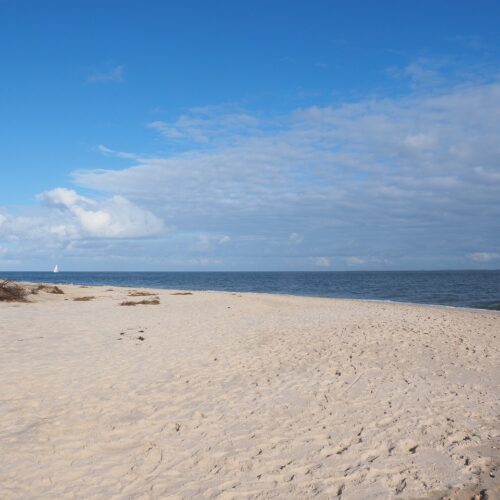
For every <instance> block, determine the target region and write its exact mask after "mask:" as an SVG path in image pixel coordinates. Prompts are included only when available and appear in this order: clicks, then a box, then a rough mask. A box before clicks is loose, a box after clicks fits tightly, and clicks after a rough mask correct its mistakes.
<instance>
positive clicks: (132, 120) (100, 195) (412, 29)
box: [0, 0, 500, 270]
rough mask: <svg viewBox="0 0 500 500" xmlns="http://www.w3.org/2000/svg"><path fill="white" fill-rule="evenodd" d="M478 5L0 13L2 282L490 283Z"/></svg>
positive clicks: (486, 54)
mask: <svg viewBox="0 0 500 500" xmlns="http://www.w3.org/2000/svg"><path fill="white" fill-rule="evenodd" d="M498 33H500V5H499V4H498V2H495V1H487V0H484V1H481V2H473V1H472V0H470V1H454V2H445V1H442V2H436V1H421V2H402V1H377V2H375V1H349V2H347V1H325V2H322V1H310V2H297V1H295V2H294V1H286V2H285V1H273V2H260V1H253V2H234V1H232V2H229V1H213V2H209V1H183V2H160V1H148V2H137V1H135V2H131V1H106V2H96V1H88V0H87V1H74V2H63V1H44V2H39V1H22V0H21V1H8V0H6V1H3V2H1V3H0V54H1V58H2V77H1V79H0V109H1V111H2V113H1V116H2V121H3V126H2V133H1V134H0V146H1V151H2V157H1V159H0V269H4V270H10V269H11V270H15V269H25V270H29V269H40V270H43V269H47V268H50V267H52V265H53V264H54V263H55V262H58V263H59V264H60V267H62V268H63V269H68V270H69V269H71V270H128V269H130V270H259V269H262V270H270V269H276V270H282V269H283V270H307V269H318V270H319V269H321V270H337V269H338V270H343V269H444V268H498V267H500V222H499V221H500V146H499V141H498V137H499V134H500V111H499V110H500V64H499V63H498V61H499V60H500V58H499V55H500V50H499V48H500V46H499V38H500V36H499V34H498Z"/></svg>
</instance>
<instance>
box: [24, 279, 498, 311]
mask: <svg viewBox="0 0 500 500" xmlns="http://www.w3.org/2000/svg"><path fill="white" fill-rule="evenodd" d="M17 283H19V284H21V285H40V284H46V285H51V286H55V285H58V286H69V287H77V288H78V287H88V288H109V287H113V288H115V289H124V290H131V289H139V290H149V291H155V292H157V293H159V292H162V291H163V292H192V293H221V294H234V293H238V294H241V295H249V296H252V295H266V296H271V297H275V296H277V297H290V298H293V297H297V298H301V299H324V300H334V301H335V300H340V301H351V302H368V303H375V304H395V305H403V306H416V307H431V308H444V309H452V310H454V309H457V310H460V311H471V312H481V311H484V312H490V313H494V314H498V315H500V311H499V310H497V309H486V308H480V307H466V306H452V305H446V304H428V303H424V302H400V301H397V300H390V299H361V298H359V299H355V298H352V297H331V296H326V295H300V294H292V293H279V292H276V293H274V292H242V291H239V290H210V289H199V290H198V289H194V288H153V287H144V286H121V285H120V286H115V285H85V284H80V283H54V282H51V281H43V282H42V281H39V282H31V281H17Z"/></svg>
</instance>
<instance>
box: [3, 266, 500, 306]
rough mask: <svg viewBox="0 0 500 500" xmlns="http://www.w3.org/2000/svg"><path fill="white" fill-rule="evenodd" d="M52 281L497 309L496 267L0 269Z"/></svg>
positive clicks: (499, 277) (20, 277)
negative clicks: (485, 269) (269, 270)
mask: <svg viewBox="0 0 500 500" xmlns="http://www.w3.org/2000/svg"><path fill="white" fill-rule="evenodd" d="M2 278H3V279H10V280H15V281H30V282H36V283H38V282H45V283H57V284H78V285H107V286H125V287H144V288H166V289H178V290H214V291H231V292H258V293H272V294H288V295H303V296H315V297H336V298H346V299H364V300H379V301H391V302H409V303H415V304H434V305H444V306H452V307H467V308H478V309H491V310H497V311H500V270H495V271H345V272H341V271H339V272H337V271H332V272H328V271H320V272H307V271H304V272H59V273H52V272H2V271H0V279H2Z"/></svg>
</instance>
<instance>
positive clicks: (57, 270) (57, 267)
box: [52, 264, 59, 273]
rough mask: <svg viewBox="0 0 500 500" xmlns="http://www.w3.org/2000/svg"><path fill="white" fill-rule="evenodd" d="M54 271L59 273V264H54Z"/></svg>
mask: <svg viewBox="0 0 500 500" xmlns="http://www.w3.org/2000/svg"><path fill="white" fill-rule="evenodd" d="M52 272H53V273H58V272H59V266H58V265H57V264H56V265H55V266H54V270H53V271H52Z"/></svg>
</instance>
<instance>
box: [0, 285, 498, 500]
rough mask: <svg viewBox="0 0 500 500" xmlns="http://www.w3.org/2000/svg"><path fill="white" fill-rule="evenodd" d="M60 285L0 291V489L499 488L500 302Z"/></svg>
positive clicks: (437, 492) (233, 493) (401, 494)
mask: <svg viewBox="0 0 500 500" xmlns="http://www.w3.org/2000/svg"><path fill="white" fill-rule="evenodd" d="M61 289H62V290H63V291H64V293H63V294H51V293H46V292H45V291H43V290H42V291H40V292H39V293H38V294H37V295H32V296H30V297H29V301H30V302H28V303H15V302H9V303H2V302H0V415H1V424H0V449H1V453H0V498H2V499H19V498H23V499H24V498H52V499H53V498H85V499H88V498H133V499H139V498H140V499H146V498H179V499H181V498H312V497H315V498H325V499H326V498H342V499H343V500H347V499H367V498H411V499H416V498H422V499H423V498H460V499H462V498H463V499H465V498H471V497H473V495H483V496H482V497H480V496H478V497H477V498H498V496H499V495H500V488H499V483H500V479H499V474H500V471H499V470H498V466H499V461H500V459H499V456H500V455H499V444H500V432H499V431H500V428H499V420H498V414H499V390H498V388H499V387H500V363H499V348H500V314H498V313H495V312H488V311H480V310H460V309H451V308H441V307H426V306H416V305H401V304H390V303H374V302H363V301H352V300H334V299H321V298H305V297H291V296H272V295H260V294H239V293H222V292H193V293H192V294H188V295H186V294H176V293H175V291H172V290H152V291H147V290H140V289H134V290H135V291H136V292H139V293H132V294H131V292H133V290H132V289H127V288H116V287H79V286H66V285H63V286H61ZM141 292H142V293H141ZM147 294H152V295H147ZM156 297H158V298H159V303H157V304H154V303H153V304H137V305H121V303H122V302H124V301H129V302H138V301H141V300H146V301H149V300H152V299H153V300H154V299H155V298H156ZM77 298H78V299H82V298H83V300H75V299H77ZM481 492H482V493H481Z"/></svg>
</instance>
